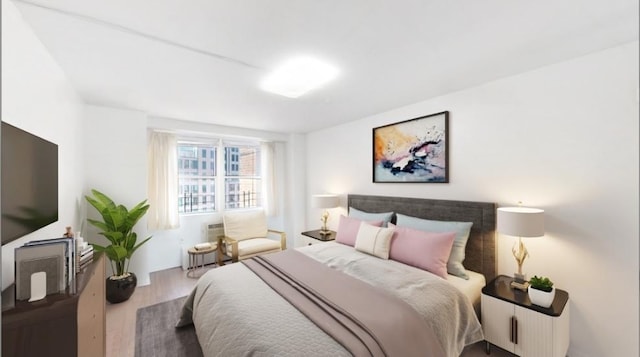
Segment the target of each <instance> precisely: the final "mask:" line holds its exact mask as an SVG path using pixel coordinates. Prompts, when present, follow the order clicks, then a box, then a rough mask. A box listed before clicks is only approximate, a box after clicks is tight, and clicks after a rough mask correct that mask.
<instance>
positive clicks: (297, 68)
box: [261, 57, 338, 98]
mask: <svg viewBox="0 0 640 357" xmlns="http://www.w3.org/2000/svg"><path fill="white" fill-rule="evenodd" d="M337 75H338V70H337V69H336V68H335V67H333V66H331V65H328V64H326V63H324V62H322V61H319V60H317V59H315V58H311V57H297V58H293V59H291V60H289V61H287V62H285V63H284V64H283V65H282V66H280V67H279V68H277V69H276V70H274V71H273V72H271V73H270V74H269V75H268V76H267V77H266V78H265V79H264V81H263V82H262V84H261V88H262V89H263V90H265V91H267V92H271V93H275V94H279V95H282V96H285V97H289V98H298V97H299V96H301V95H303V94H305V93H306V92H308V91H310V90H312V89H316V88H319V87H320V86H322V85H323V84H325V83H327V82H329V81H331V80H332V79H334V78H335V77H336V76H337Z"/></svg>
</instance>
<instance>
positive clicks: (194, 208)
mask: <svg viewBox="0 0 640 357" xmlns="http://www.w3.org/2000/svg"><path fill="white" fill-rule="evenodd" d="M207 156H208V157H207ZM207 161H208V162H209V164H208V165H207ZM198 163H200V165H198ZM198 166H200V167H198ZM218 170H219V171H220V173H221V177H220V180H218ZM261 188H262V177H261V169H260V145H259V144H258V143H240V144H238V143H233V144H231V143H224V142H222V141H220V142H219V143H205V142H196V143H194V142H178V191H179V198H178V212H180V213H192V212H193V213H195V212H198V213H205V212H214V211H216V210H218V207H222V209H239V208H250V207H260V206H261V205H262V197H261V196H262V193H261Z"/></svg>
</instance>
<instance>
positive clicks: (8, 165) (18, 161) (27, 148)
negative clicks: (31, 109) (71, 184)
mask: <svg viewBox="0 0 640 357" xmlns="http://www.w3.org/2000/svg"><path fill="white" fill-rule="evenodd" d="M0 131H1V132H2V141H1V142H0V144H1V148H0V154H1V157H0V160H1V165H0V176H1V177H0V180H1V181H0V200H1V201H2V207H1V211H0V212H2V222H1V224H2V229H1V234H2V245H4V244H6V243H9V242H11V241H13V240H16V239H18V238H20V237H22V236H24V235H26V234H28V233H31V232H33V231H36V230H38V229H40V228H42V227H44V226H46V225H49V224H51V223H53V222H57V221H58V145H56V144H54V143H51V142H49V141H47V140H44V139H42V138H40V137H37V136H35V135H33V134H30V133H28V132H26V131H24V130H21V129H18V128H16V127H15V126H13V125H10V124H7V123H5V122H2V128H0Z"/></svg>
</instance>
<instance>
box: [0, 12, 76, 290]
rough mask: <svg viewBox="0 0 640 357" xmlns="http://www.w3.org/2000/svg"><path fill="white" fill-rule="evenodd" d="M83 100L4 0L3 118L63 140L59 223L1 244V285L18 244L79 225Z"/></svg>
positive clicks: (7, 280)
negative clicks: (66, 227) (3, 244)
mask: <svg viewBox="0 0 640 357" xmlns="http://www.w3.org/2000/svg"><path fill="white" fill-rule="evenodd" d="M82 117H83V104H82V102H81V101H80V99H79V97H78V95H77V94H76V92H75V91H74V90H73V88H72V87H71V85H70V83H69V82H68V80H67V79H66V78H65V75H64V73H63V72H62V70H61V69H60V67H58V65H57V63H55V62H54V60H53V58H51V56H50V55H49V53H48V52H47V50H46V49H45V48H44V46H43V45H42V43H41V42H40V41H39V40H38V39H37V38H36V36H35V34H34V33H33V32H32V30H31V28H30V27H29V26H28V25H27V24H26V23H25V22H24V21H23V20H22V17H21V15H20V12H19V11H18V10H17V9H16V7H15V5H13V3H12V2H10V1H4V0H3V1H2V120H3V121H5V122H7V123H10V124H12V125H14V126H17V127H19V128H21V129H23V130H26V131H28V132H30V133H32V134H35V135H37V136H40V137H42V138H44V139H46V140H49V141H51V142H53V143H55V144H57V145H58V202H59V203H58V205H59V206H58V207H59V215H58V222H56V223H52V224H50V225H48V226H46V227H44V228H42V229H40V230H38V231H35V232H33V233H30V234H28V235H26V236H24V237H22V238H20V239H18V240H16V241H13V242H12V243H9V244H7V245H5V246H3V247H2V289H5V288H6V287H7V286H9V285H11V284H12V283H13V281H14V260H13V259H14V257H13V251H14V249H15V248H16V247H18V246H21V245H22V244H24V243H25V242H28V241H30V240H34V239H46V238H56V237H60V236H62V234H63V233H64V232H65V228H64V227H65V226H72V227H74V230H77V228H78V227H79V225H80V214H79V206H80V202H81V200H82V198H81V197H82V196H81V194H82V188H83V182H84V175H83V171H84V169H83V163H82V147H83V139H84V138H83V134H82Z"/></svg>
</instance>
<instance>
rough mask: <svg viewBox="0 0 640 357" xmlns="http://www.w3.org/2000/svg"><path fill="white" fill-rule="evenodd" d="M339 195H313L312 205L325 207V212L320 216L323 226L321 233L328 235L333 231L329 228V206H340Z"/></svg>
mask: <svg viewBox="0 0 640 357" xmlns="http://www.w3.org/2000/svg"><path fill="white" fill-rule="evenodd" d="M339 203H340V202H339V200H338V196H337V195H329V194H323V195H313V196H312V197H311V205H312V206H313V207H314V208H324V209H325V210H324V212H323V213H322V216H320V221H321V222H322V228H321V229H320V234H323V235H327V234H330V233H331V231H330V230H329V229H327V221H328V220H329V211H327V209H328V208H334V207H338V204H339Z"/></svg>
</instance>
